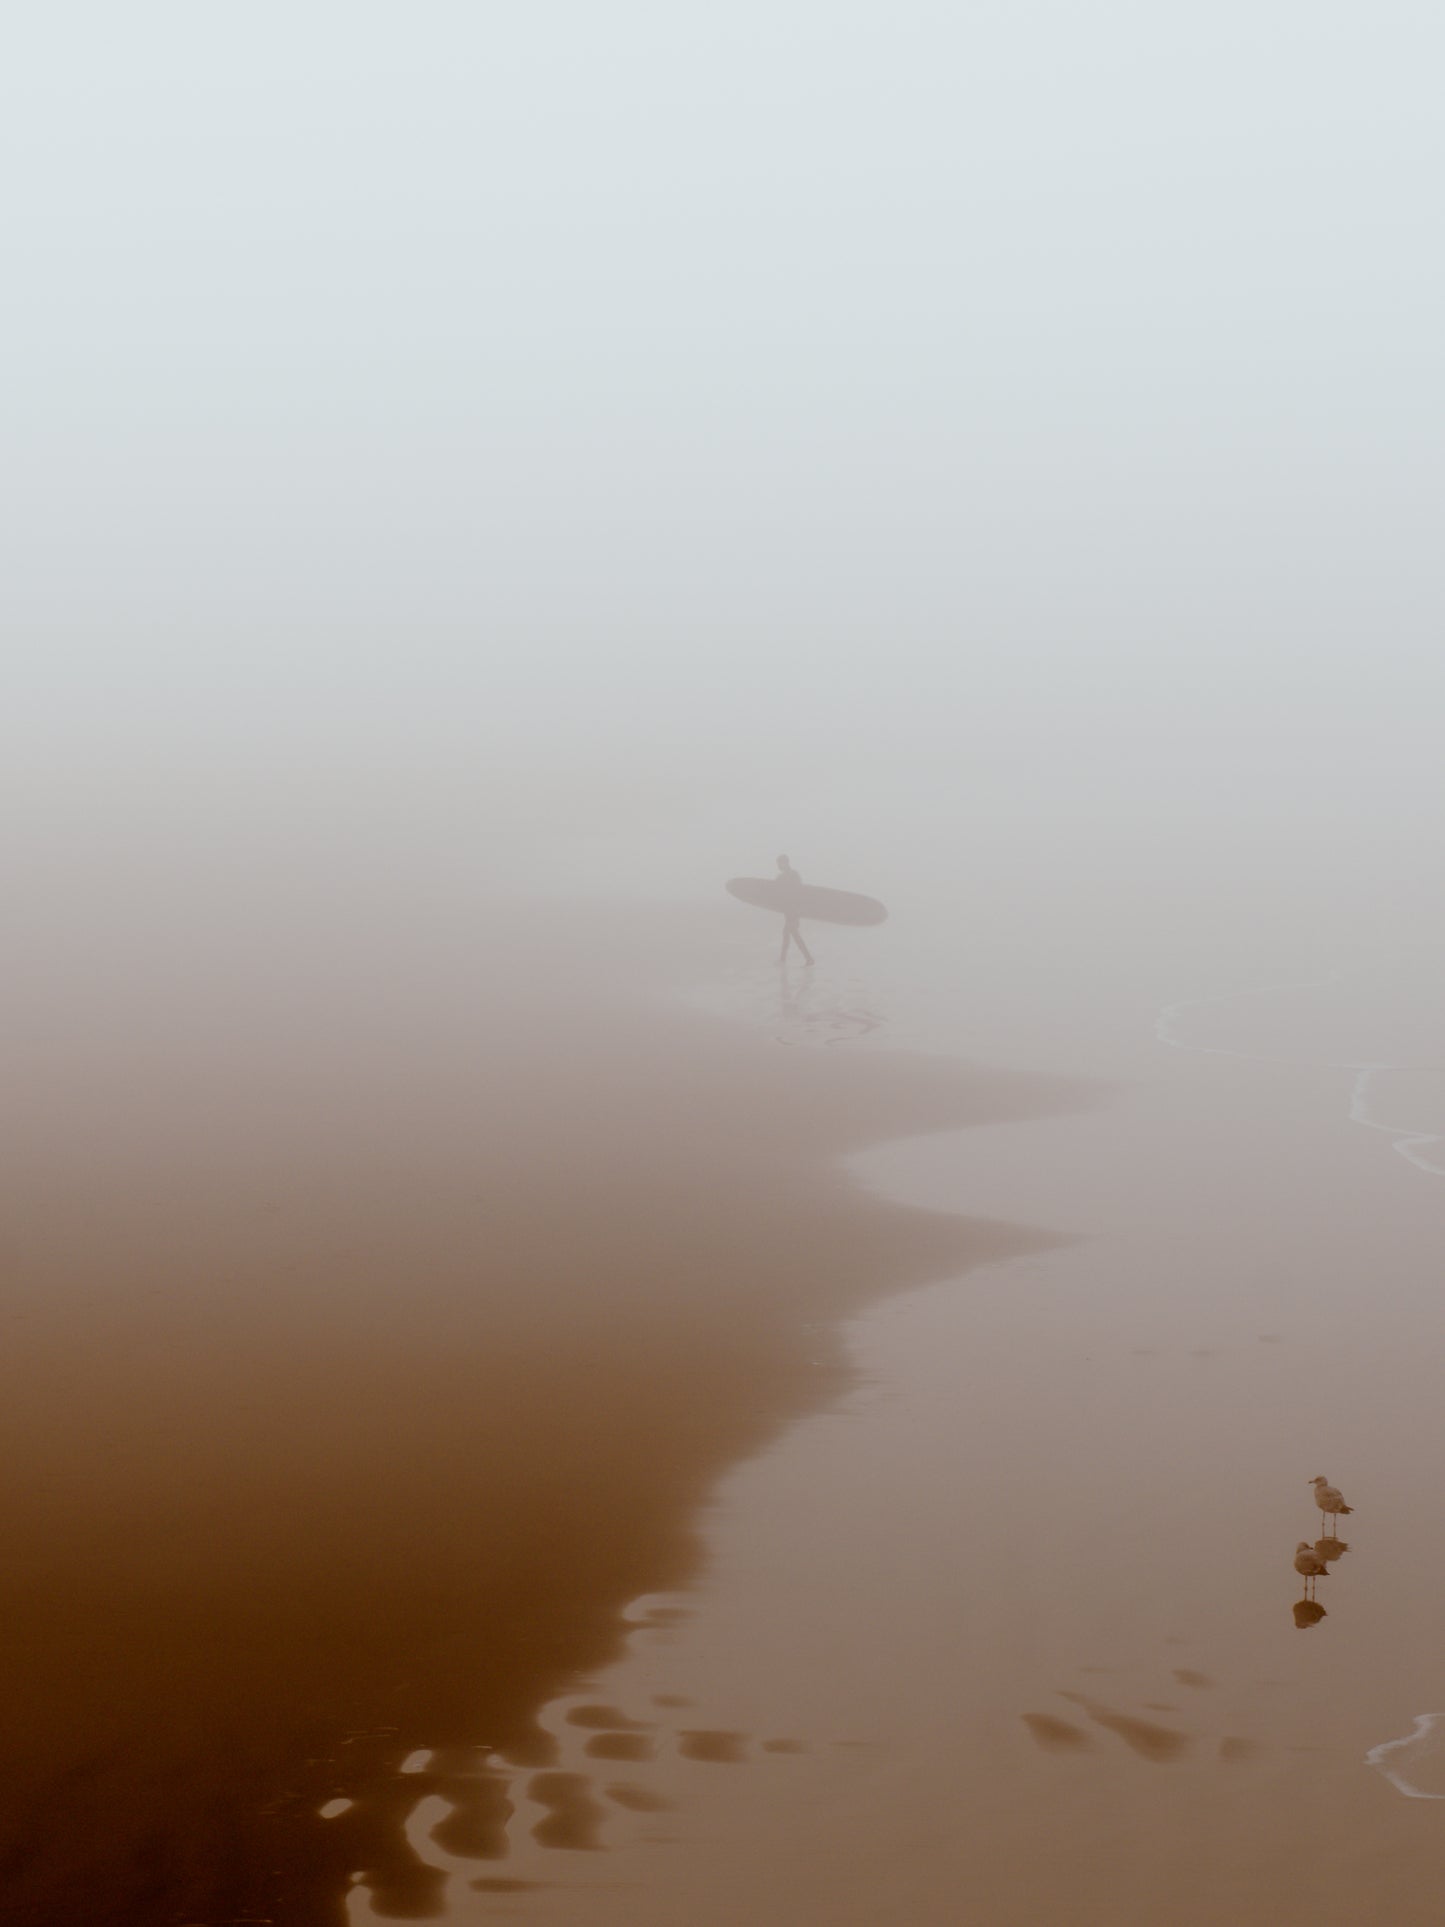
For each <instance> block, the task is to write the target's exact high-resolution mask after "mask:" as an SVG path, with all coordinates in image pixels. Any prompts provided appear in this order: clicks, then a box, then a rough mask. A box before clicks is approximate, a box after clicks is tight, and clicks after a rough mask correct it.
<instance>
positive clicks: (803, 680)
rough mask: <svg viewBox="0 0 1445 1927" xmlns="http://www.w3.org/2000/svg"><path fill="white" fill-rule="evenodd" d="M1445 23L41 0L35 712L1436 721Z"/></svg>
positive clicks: (27, 635)
mask: <svg viewBox="0 0 1445 1927" xmlns="http://www.w3.org/2000/svg"><path fill="white" fill-rule="evenodd" d="M1442 53H1445V29H1442V27H1441V25H1440V22H1439V18H1438V14H1437V13H1436V11H1435V10H1434V9H1432V8H1428V7H1425V6H1423V5H1391V4H1387V5H1385V6H1383V7H1381V8H1377V9H1373V10H1371V11H1370V12H1369V13H1368V14H1366V13H1364V12H1362V11H1361V10H1359V9H1358V8H1353V7H1347V6H1344V5H1337V4H1325V5H1312V6H1305V5H1302V4H1265V5H1263V6H1261V5H1257V4H1252V5H1248V6H1246V5H1243V4H1233V3H1232V0H1231V3H1227V4H1223V5H1219V6H1214V7H1210V8H1207V9H1206V8H1194V9H1184V8H1177V7H1175V8H1159V7H1153V6H1148V5H1145V4H1129V5H1123V4H1118V0H1110V3H1108V4H1100V5H1094V6H1090V7H1078V6H1071V5H1067V4H1024V5H1015V6H1004V5H996V4H995V5H973V6H969V7H966V8H956V7H944V6H933V5H915V4H904V5H903V6H901V7H894V8H889V9H886V10H885V9H883V8H881V7H877V6H872V5H861V6H860V5H857V4H843V5H834V6H829V7H823V6H821V5H812V4H797V0H792V3H790V4H784V5H781V6H779V5H768V6H763V5H759V4H754V3H753V0H743V4H740V5H737V6H734V7H729V8H727V9H725V10H721V11H719V10H704V9H697V8H691V9H689V8H683V9H678V8H676V7H670V6H665V5H661V4H653V5H639V4H636V3H635V0H621V3H620V4H616V5H612V6H607V7H595V6H583V5H575V4H552V3H549V0H544V3H543V4H539V5H536V6H530V7H527V8H524V9H516V8H501V7H496V6H483V7H475V6H465V5H460V4H451V3H449V0H438V4H435V5H431V6H429V7H427V8H425V9H423V10H421V11H420V12H417V11H414V10H412V11H407V12H403V11H402V10H400V9H398V8H396V7H393V6H376V5H364V4H363V5H347V6H340V5H334V6H333V5H325V4H315V3H313V4H307V5H303V6H299V7H281V6H277V5H261V6H259V7H252V8H248V9H247V10H246V11H245V13H244V15H235V16H233V17H226V16H224V15H216V14H214V13H212V12H209V11H207V12H198V11H197V10H196V9H194V8H188V7H185V6H184V5H180V4H173V5H156V4H150V3H148V0H142V4H139V5H135V6H130V7H127V8H126V9H125V10H124V11H123V12H122V13H118V12H117V11H116V10H114V9H112V8H108V7H104V6H101V5H84V4H64V5H60V6H57V7H54V8H47V9H44V10H43V11H42V12H41V13H38V14H33V15H32V16H30V17H27V18H26V19H24V20H23V21H22V20H20V19H19V18H18V17H17V18H15V19H14V20H12V21H11V22H10V24H9V26H8V28H7V29H6V33H5V47H4V60H3V78H0V104H3V114H4V123H5V129H6V133H5V140H6V147H7V158H8V165H7V168H6V176H7V185H6V188H5V191H4V216H3V219H4V244H5V248H6V253H7V259H8V265H9V274H8V276H7V282H8V291H7V333H8V335H9V338H10V353H9V355H8V356H7V370H8V372H7V375H6V377H5V380H6V390H7V393H6V436H5V440H6V457H5V472H6V497H5V516H6V523H7V528H8V531H9V543H8V549H9V559H8V561H7V569H6V578H7V579H6V587H5V591H4V594H5V600H6V605H7V617H6V627H7V630H8V631H9V632H10V633H11V635H12V637H13V638H14V645H15V660H14V663H13V667H12V672H11V673H12V675H13V676H14V679H15V681H14V687H13V691H12V697H11V701H10V703H9V704H8V705H7V708H8V710H9V715H10V723H11V727H12V728H14V729H20V730H23V731H25V732H27V733H29V732H31V731H40V732H42V733H43V734H45V735H46V736H54V737H61V736H65V735H68V734H70V733H71V732H79V731H81V730H96V729H98V730H99V731H100V733H101V734H102V736H103V735H104V734H105V732H106V730H107V729H112V728H113V729H114V730H116V731H118V732H125V733H131V734H133V735H134V736H135V737H137V738H138V737H139V735H141V734H143V733H144V732H146V731H153V732H157V733H158V735H159V737H160V739H161V740H162V741H163V742H167V743H177V742H183V741H185V740H186V739H187V738H190V739H192V740H193V739H194V735H195V733H196V732H198V731H199V732H220V733H222V734H225V733H226V732H238V733H245V732H250V733H253V734H255V735H265V734H267V733H268V732H277V733H282V734H284V732H287V731H291V732H294V731H296V730H298V729H300V730H302V731H308V730H309V731H312V732H315V738H316V743H317V746H318V748H319V747H322V746H324V745H325V744H326V743H328V742H332V741H334V740H335V738H336V735H337V734H338V733H340V734H343V735H345V734H351V733H354V734H355V735H356V736H357V737H358V738H359V739H361V740H365V739H367V738H369V737H371V738H374V737H375V735H376V734H377V733H378V732H380V733H382V734H383V735H387V734H389V733H390V732H392V731H393V730H397V731H401V732H405V731H406V730H407V729H411V730H413V731H419V732H420V733H421V735H422V737H423V738H424V737H425V733H426V731H427V730H429V729H432V728H436V729H441V730H446V731H453V732H458V733H461V734H464V735H465V736H467V737H468V738H469V739H470V740H471V741H472V742H474V743H475V744H476V746H477V749H478V751H479V752H481V753H485V754H488V755H497V754H499V753H500V752H501V749H502V747H503V746H504V745H506V744H509V743H510V744H511V746H512V748H513V750H514V751H515V749H516V746H517V744H518V742H519V741H521V742H525V741H527V740H528V739H530V738H533V737H541V738H542V739H544V740H545V741H546V742H549V743H551V744H553V745H555V744H556V743H557V742H558V741H559V740H563V739H566V738H568V737H573V738H575V737H577V736H581V737H583V738H585V739H586V740H588V741H590V742H592V743H594V744H595V743H596V741H597V740H598V738H599V736H601V735H602V734H603V733H604V732H614V731H615V732H623V731H625V732H626V733H628V734H629V735H630V736H632V737H633V738H636V737H638V736H640V737H642V738H643V739H644V740H646V739H648V738H651V739H652V740H654V741H655V740H657V739H658V738H660V737H666V738H668V739H672V740H676V739H677V738H678V737H679V736H680V735H681V736H687V737H691V738H693V739H702V740H703V741H704V742H710V741H721V742H723V743H725V744H726V745H727V746H729V747H731V746H735V745H739V744H746V743H747V741H748V739H749V737H750V735H751V733H752V732H755V731H757V732H761V733H762V734H764V735H765V736H766V734H767V732H768V730H769V728H770V726H773V725H778V726H780V727H781V728H782V730H783V731H784V732H790V731H799V732H817V731H837V730H854V731H858V732H860V733H861V734H862V735H863V736H864V737H865V738H866V739H868V740H870V741H872V742H874V743H877V741H878V740H879V738H880V736H881V733H882V731H883V730H884V728H885V727H887V728H889V729H897V728H900V727H907V726H909V725H916V724H918V723H920V722H924V721H927V722H930V723H932V724H933V725H935V726H946V727H955V726H957V727H962V728H966V729H968V730H970V731H972V730H974V729H976V728H983V729H987V728H989V727H992V726H995V725H997V724H999V723H1000V722H1007V723H1014V724H1016V723H1018V722H1019V721H1021V720H1022V721H1024V722H1026V723H1028V724H1029V725H1031V726H1037V725H1039V724H1041V723H1052V724H1053V725H1055V726H1058V727H1062V728H1078V727H1085V726H1089V725H1091V724H1094V723H1096V722H1099V721H1101V720H1102V721H1108V722H1112V723H1114V724H1117V725H1121V726H1123V727H1125V728H1128V729H1132V730H1144V731H1148V732H1150V733H1152V734H1154V735H1156V736H1157V735H1158V734H1160V733H1161V732H1166V733H1167V732H1168V731H1170V730H1172V729H1180V728H1200V727H1203V728H1206V729H1209V730H1213V731H1219V732H1223V733H1225V734H1228V733H1229V732H1230V731H1232V730H1233V729H1235V728H1237V727H1239V726H1246V727H1251V728H1257V727H1261V726H1263V727H1265V728H1267V729H1270V730H1275V729H1278V730H1283V731H1298V730H1301V729H1306V730H1307V729H1310V728H1321V727H1326V728H1328V727H1334V728H1338V727H1341V726H1344V725H1354V724H1356V723H1357V722H1359V721H1360V720H1361V719H1362V718H1368V719H1369V720H1371V721H1373V722H1375V723H1377V724H1378V723H1383V724H1389V723H1391V722H1393V721H1395V720H1396V719H1399V718H1402V717H1405V716H1408V715H1410V714H1412V713H1416V714H1418V711H1419V709H1420V707H1421V705H1429V704H1433V703H1434V702H1436V701H1437V700H1438V697H1439V693H1440V689H1439V678H1440V671H1439V666H1438V652H1437V651H1436V650H1435V649H1434V647H1433V644H1434V640H1435V637H1436V635H1437V634H1438V620H1439V614H1440V607H1439V598H1440V589H1439V583H1438V576H1437V572H1436V571H1435V569H1434V567H1433V555H1432V550H1433V547H1434V542H1433V533H1434V527H1435V519H1436V513H1437V511H1436V507H1435V505H1436V504H1437V503H1438V501H1439V499H1440V497H1441V493H1442V480H1445V476H1442V468H1441V461H1442V458H1441V455H1440V448H1441V446H1442V436H1441V430H1442V427H1445V421H1442V414H1445V393H1442V383H1441V375H1440V366H1439V355H1438V341H1439V337H1440V332H1441V323H1442V299H1441V297H1442V270H1441V267H1440V262H1439V251H1438V250H1437V249H1436V248H1434V247H1433V246H1432V245H1431V243H1430V236H1431V234H1432V232H1433V229H1434V226H1435V224H1436V223H1435V215H1436V186H1435V183H1436V182H1437V181H1438V179H1439V177H1440V172H1441V164H1442V160H1445V154H1442V136H1441V133H1440V129H1439V121H1438V113H1437V101H1436V98H1435V93H1436V89H1435V75H1436V73H1437V71H1438V66H1439V62H1440V58H1441V55H1442ZM422 760H425V757H424V755H423V758H422Z"/></svg>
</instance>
